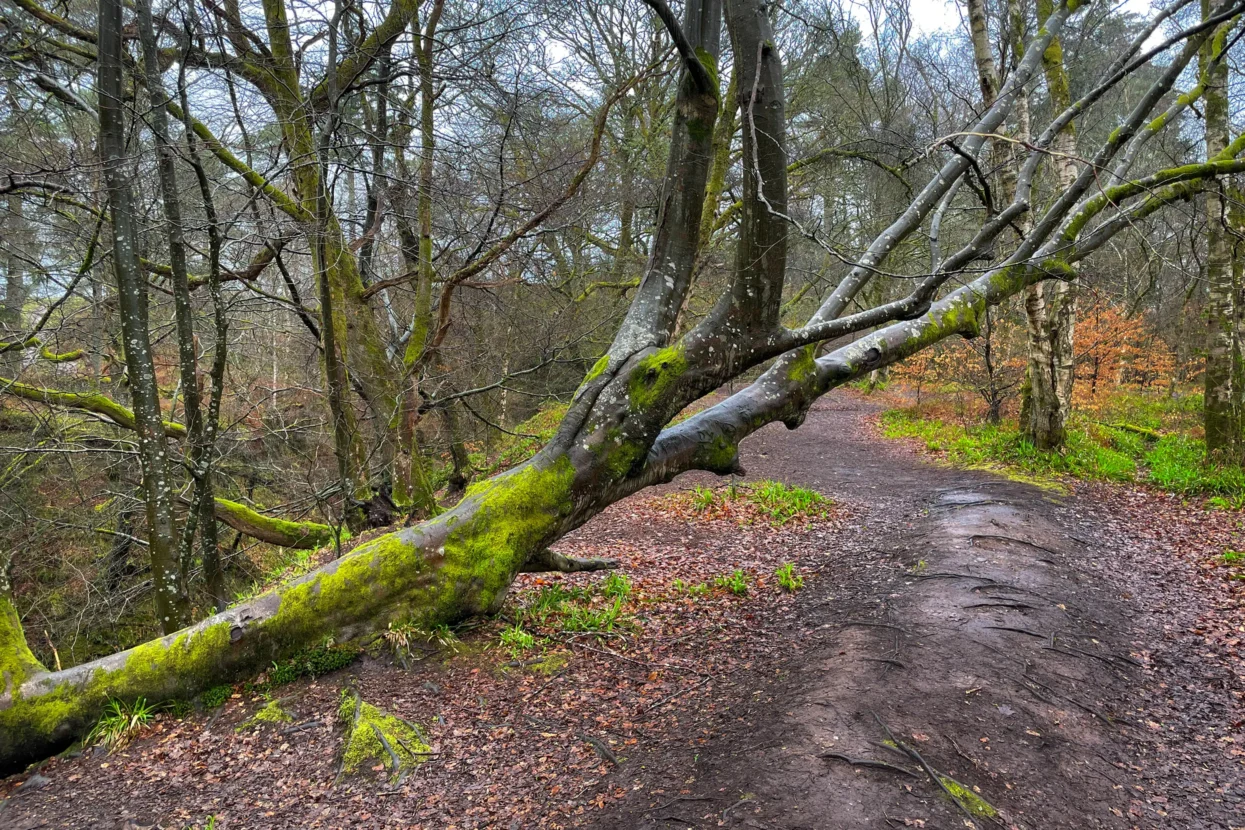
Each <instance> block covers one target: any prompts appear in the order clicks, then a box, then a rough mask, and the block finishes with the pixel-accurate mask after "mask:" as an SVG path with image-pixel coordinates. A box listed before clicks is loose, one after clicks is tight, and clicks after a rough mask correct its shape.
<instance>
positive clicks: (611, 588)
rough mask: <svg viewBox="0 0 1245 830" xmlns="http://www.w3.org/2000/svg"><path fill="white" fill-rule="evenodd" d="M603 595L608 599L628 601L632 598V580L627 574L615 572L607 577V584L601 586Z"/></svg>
mask: <svg viewBox="0 0 1245 830" xmlns="http://www.w3.org/2000/svg"><path fill="white" fill-rule="evenodd" d="M601 593H603V594H605V595H606V596H607V597H614V598H617V599H626V598H627V597H629V596H631V580H630V579H629V578H628V577H627V576H626V574H620V573H618V572H617V571H614V572H612V573H610V575H609V576H608V577H606V579H605V584H604V585H602V586H601Z"/></svg>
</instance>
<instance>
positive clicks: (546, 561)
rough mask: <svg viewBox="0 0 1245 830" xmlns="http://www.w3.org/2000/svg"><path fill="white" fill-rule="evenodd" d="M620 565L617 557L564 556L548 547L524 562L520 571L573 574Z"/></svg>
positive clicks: (610, 568)
mask: <svg viewBox="0 0 1245 830" xmlns="http://www.w3.org/2000/svg"><path fill="white" fill-rule="evenodd" d="M617 567H618V560H617V559H604V558H597V557H593V558H590V559H578V558H576V557H573V556H563V555H562V554H560V553H555V552H553V551H551V550H549V549H548V548H546V549H545V550H543V551H541V552H540V553H538V554H536V555H535V556H532V557H531V558H529V559H528V560H527V562H526V563H524V565H523V567H522V568H520V571H522V572H523V573H547V572H549V571H554V572H557V573H564V574H573V573H580V572H581V571H608V570H613V569H614V568H617Z"/></svg>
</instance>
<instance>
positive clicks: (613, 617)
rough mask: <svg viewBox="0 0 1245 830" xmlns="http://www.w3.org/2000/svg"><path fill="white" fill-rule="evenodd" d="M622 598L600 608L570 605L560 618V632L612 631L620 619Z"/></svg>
mask: <svg viewBox="0 0 1245 830" xmlns="http://www.w3.org/2000/svg"><path fill="white" fill-rule="evenodd" d="M622 603H623V601H622V598H621V597H619V598H617V599H615V600H614V602H613V603H611V604H609V605H605V606H601V607H596V608H593V607H590V606H587V605H579V604H576V605H571V606H569V607H568V608H567V612H566V614H565V615H564V616H563V617H562V630H563V631H569V632H586V631H596V632H606V631H613V630H614V626H616V625H618V624H619V622H620V620H621V617H622Z"/></svg>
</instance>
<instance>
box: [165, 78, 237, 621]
mask: <svg viewBox="0 0 1245 830" xmlns="http://www.w3.org/2000/svg"><path fill="white" fill-rule="evenodd" d="M178 95H179V97H180V99H181V105H182V114H183V116H184V117H185V119H186V124H185V126H186V150H187V158H188V159H189V161H190V166H191V168H192V169H193V170H194V173H195V181H196V182H197V183H198V185H199V198H200V200H201V201H202V203H203V215H204V219H205V220H206V224H207V236H208V294H209V296H210V297H211V300H212V321H213V323H214V329H215V335H216V344H215V350H214V352H213V357H212V368H211V372H210V375H209V381H210V386H209V392H208V405H207V414H206V416H205V417H204V419H203V444H204V447H205V449H206V452H204V453H203V454H202V455H201V456H200V457H199V459H198V460H197V462H196V464H195V469H196V475H197V476H198V480H200V481H202V482H204V488H205V489H204V490H203V498H202V499H200V500H199V505H198V507H199V511H200V523H201V528H200V531H199V549H200V551H201V554H202V557H203V579H204V582H205V584H206V585H207V589H208V595H209V596H210V597H211V598H212V601H213V604H214V605H215V607H216V610H217V611H222V610H224V608H225V605H226V604H227V602H228V597H226V595H225V573H224V568H223V567H222V565H221V557H220V539H219V534H218V532H217V531H218V528H217V525H216V498H215V494H214V491H215V487H214V482H213V480H212V476H213V462H214V458H213V456H214V455H215V447H216V433H217V431H218V429H219V427H220V406H221V400H222V399H223V398H224V394H225V369H226V366H227V359H228V354H229V319H228V317H227V315H226V313H225V297H224V294H223V293H222V291H221V285H220V282H221V280H220V277H221V265H220V256H221V247H222V241H223V240H222V239H221V230H220V222H219V220H218V218H217V213H216V202H215V200H214V199H213V196H212V185H211V182H210V181H209V179H208V175H207V170H206V169H204V167H203V162H202V160H201V159H200V156H199V143H198V139H197V138H196V136H195V134H194V130H193V129H191V127H190V100H189V96H188V95H187V93H186V65H185V64H184V63H183V64H182V66H181V69H180V71H179V74H178ZM238 538H241V534H238ZM236 544H237V540H236V539H235V546H236Z"/></svg>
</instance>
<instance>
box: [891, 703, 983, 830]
mask: <svg viewBox="0 0 1245 830" xmlns="http://www.w3.org/2000/svg"><path fill="white" fill-rule="evenodd" d="M873 719H874V720H875V721H877V722H878V726H880V727H882V731H883V732H885V733H886V737H887V740H889V741H890V743H892V744H894V746H896V747H898V748H899V749H900V750H902V751H903V753H904V754H906V755H907V756H908V757H909V758H911V759H912V760H913V761H916V762H917V763H918V764H920V765H921V769H923V770H925V774H926V775H928V776H929V777H930V780H931V781H933V782H934V783H935V784H937V785H938V788H939V789H940V790H942V792H943V794H944V795H946V796H947V798H949V799H951V802H952V803H953V804H955V806H956V807H958V808H959V809H960V812H962V813H963V814H964V815H965V816H966V817H967V818H968V822H969V824H971V826H973V827H978V826H979V825H978V824H977V820H978V819H996V818H998V815H999V811H998V809H997V808H996V807H995V806H994V805H992V804H990V802H988V801H986V800H985V799H984V798H982V797H981V796H979V795H977V793H975V792H973V791H972V789H971V788H969V787H966V786H965V785H963V784H961V783H960V782H959V781H956V780H955V779H954V778H952V777H951V776H949V775H943V774H941V773H940V772H938V771H937V770H936V769H934V768H933V767H932V766H930V765H929V762H928V761H926V760H925V758H924V757H923V756H922V755H921V753H919V752H917V751H916V749H914V748H913V747H911V746H909V745H908V744H906V743H904V742H903V741H901V740H899V739H898V738H896V737H895V734H894V733H893V732H891V730H890V728H889V727H888V726H887V725H886V724H885V723H883V722H882V719H881V718H879V717H878V715H877V713H876V712H874V713H873Z"/></svg>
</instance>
